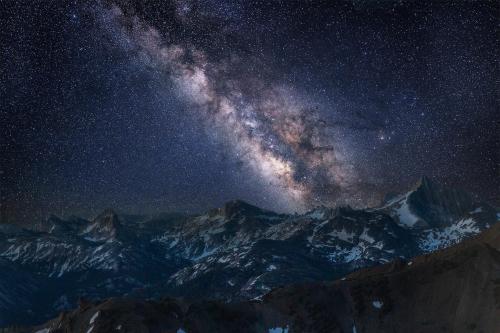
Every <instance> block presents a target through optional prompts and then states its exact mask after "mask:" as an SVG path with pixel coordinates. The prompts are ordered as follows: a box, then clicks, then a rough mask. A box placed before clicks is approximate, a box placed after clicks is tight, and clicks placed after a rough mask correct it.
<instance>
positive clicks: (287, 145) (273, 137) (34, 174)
mask: <svg viewBox="0 0 500 333" xmlns="http://www.w3.org/2000/svg"><path fill="white" fill-rule="evenodd" d="M499 13H500V4H499V3H498V2H489V1H474V2H451V1H449V2H441V1H439V2H437V1H399V0H398V1H386V0H384V1H376V0H373V1H260V0H255V1H254V0H217V1H215V0H172V1H168V0H90V1H36V2H32V1H22V0H17V1H8V2H5V3H4V4H3V8H2V11H0V16H1V19H2V23H3V26H2V28H3V33H2V35H1V36H0V38H1V39H2V48H1V49H0V51H1V56H2V60H3V61H2V62H1V63H0V75H1V80H0V93H1V94H2V95H1V98H0V103H2V107H1V108H0V127H1V133H2V134H1V138H0V148H1V154H0V182H1V184H0V200H1V202H0V204H1V205H0V213H1V214H0V218H1V220H2V221H19V222H22V223H28V224H33V223H37V222H39V221H43V220H45V219H46V218H47V217H48V216H49V215H50V214H56V215H59V216H68V215H72V214H75V215H81V216H85V217H93V216H95V215H96V214H98V213H99V212H100V211H102V210H103V209H105V208H113V209H115V210H118V211H121V212H125V213H139V214H142V213H145V214H158V213H161V212H165V211H181V212H188V213H193V212H202V211H205V210H207V209H211V208H213V207H220V206H221V205H223V204H224V202H226V201H228V200H233V199H242V200H245V201H248V202H250V203H252V204H255V205H258V206H260V207H263V208H267V209H272V210H276V211H280V212H294V211H303V210H307V209H309V208H310V207H311V206H316V205H321V204H324V205H328V206H333V205H338V204H350V205H353V206H356V207H366V206H373V205H377V204H380V202H381V201H382V200H383V199H384V197H385V196H386V194H388V193H401V192H403V191H407V190H408V189H409V188H410V187H411V186H413V185H414V184H415V182H416V181H417V180H418V179H419V178H420V177H422V176H424V175H425V176H428V177H430V178H431V179H433V180H434V181H437V182H439V183H442V184H444V185H447V186H452V187H458V188H463V189H466V190H468V191H470V192H473V193H475V194H477V195H478V196H480V197H482V198H484V199H485V200H489V201H492V202H494V203H499V202H500V197H499V193H498V189H499V188H500V177H498V174H499V173H498V166H499V165H500V164H499V159H500V156H499V152H500V148H499V143H500V139H499V137H498V133H500V129H499V126H500V123H499V122H498V93H497V92H498V91H499V89H500V88H499V82H500V80H499V79H498V73H499V71H498V68H499V63H498V59H500V57H499V52H500V51H499V48H500V46H499V45H500V44H499V43H498V18H499V17H498V15H499Z"/></svg>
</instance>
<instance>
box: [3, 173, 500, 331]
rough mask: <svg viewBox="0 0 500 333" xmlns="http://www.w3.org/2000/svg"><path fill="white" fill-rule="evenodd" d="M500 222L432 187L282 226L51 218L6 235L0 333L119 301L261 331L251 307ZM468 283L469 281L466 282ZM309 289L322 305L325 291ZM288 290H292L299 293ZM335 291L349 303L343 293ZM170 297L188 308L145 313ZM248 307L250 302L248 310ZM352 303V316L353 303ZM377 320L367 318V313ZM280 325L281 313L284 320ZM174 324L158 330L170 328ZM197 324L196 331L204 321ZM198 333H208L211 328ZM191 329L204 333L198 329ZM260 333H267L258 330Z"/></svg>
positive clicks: (494, 213)
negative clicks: (213, 315) (211, 315)
mask: <svg viewBox="0 0 500 333" xmlns="http://www.w3.org/2000/svg"><path fill="white" fill-rule="evenodd" d="M498 218H499V215H498V210H497V209H496V208H494V207H491V206H490V205H488V204H486V203H484V202H481V201H480V200H477V199H475V198H473V197H472V196H471V195H469V194H467V193H463V192H460V191H456V190H452V189H446V188H444V187H442V186H440V185H438V184H434V183H432V182H430V181H429V180H428V179H425V178H424V179H422V180H421V181H420V182H419V183H418V184H417V185H416V186H415V187H414V188H413V189H412V190H411V191H409V192H408V193H405V194H403V195H400V196H396V197H394V198H392V199H391V200H388V201H387V202H386V203H384V204H383V205H382V206H381V207H379V208H372V209H363V210H356V209H352V208H350V207H337V208H325V207H319V208H317V209H314V210H312V211H310V212H308V213H305V214H301V215H285V214H277V213H274V212H271V211H266V210H262V209H260V208H258V207H255V206H252V205H250V204H247V203H245V202H242V201H232V202H228V203H227V204H226V205H225V206H224V207H222V208H219V209H214V210H212V211H209V212H207V213H205V214H202V215H196V216H183V215H179V214H164V215H161V216H155V217H146V216H128V215H117V214H116V213H114V212H113V211H110V210H108V211H105V212H103V213H102V214H100V215H99V216H98V217H96V218H95V219H94V220H92V221H87V220H84V219H80V218H77V217H72V218H69V219H66V220H62V219H59V218H57V217H51V218H49V219H48V220H47V221H46V223H45V226H46V230H45V231H32V230H26V229H19V228H16V227H14V226H11V225H0V266H1V267H0V268H1V269H0V327H1V326H7V325H12V324H36V323H40V322H43V321H45V320H47V319H49V318H52V317H54V316H56V315H57V314H58V313H59V312H61V311H67V310H69V309H72V308H74V307H76V306H77V305H78V304H80V307H79V310H78V311H84V310H83V309H86V308H87V307H88V308H89V309H94V305H92V303H90V302H91V301H96V300H99V299H105V298H109V297H114V296H125V297H130V299H136V301H126V300H114V299H110V300H109V301H106V302H104V303H100V305H98V306H99V307H103V308H102V309H103V311H104V309H107V308H108V307H109V309H110V311H111V309H113V308H115V306H118V307H125V308H124V309H127V308H126V307H127V306H132V307H134V309H136V308H137V309H138V310H137V311H139V312H138V313H144V315H145V316H146V315H147V316H149V315H151V316H152V317H151V318H153V319H151V320H153V321H156V320H158V319H154V318H156V317H155V316H154V313H156V312H158V313H164V312H162V311H163V310H162V309H164V308H166V309H170V307H173V308H175V309H177V310H176V311H177V312H179V313H178V315H179V316H180V314H182V316H185V315H186V314H185V313H184V312H183V311H187V310H186V309H188V308H189V309H191V310H190V311H194V310H193V309H194V308H193V306H195V305H194V304H197V303H193V301H197V300H200V299H217V300H222V301H225V302H228V303H231V304H235V303H236V304H240V305H238V306H236V305H227V307H228V308H227V309H228V311H236V312H235V317H238V318H239V316H240V314H239V312H238V311H239V310H238V309H239V306H241V307H242V309H244V312H245V313H248V316H249V317H248V320H256V319H255V316H257V317H258V316H260V315H261V314H257V313H255V311H257V310H255V309H254V304H261V303H260V301H261V300H262V298H263V295H265V294H267V296H265V299H268V300H270V299H272V298H273V297H275V296H276V295H280V293H281V292H285V291H281V290H282V289H277V290H276V288H280V287H282V286H286V285H289V284H293V283H315V282H317V281H323V280H329V281H332V280H335V279H338V278H341V277H344V276H345V275H347V274H349V273H351V272H353V271H356V270H359V269H360V268H363V267H371V266H376V265H381V264H386V263H388V262H391V261H394V260H399V261H396V263H394V262H393V263H392V264H390V265H389V266H382V267H386V268H385V269H387V267H396V268H397V267H399V266H398V265H403V266H404V265H406V264H404V263H403V261H402V260H407V259H409V258H412V257H414V256H417V255H421V254H424V253H429V252H431V251H435V250H438V249H441V248H445V247H448V246H450V245H453V244H456V243H458V242H460V241H462V240H463V239H465V238H468V237H471V236H474V235H476V234H478V233H480V232H481V231H483V230H485V229H488V228H490V227H491V226H492V225H494V224H495V223H496V222H497V221H498ZM438 253H439V252H438ZM419 260H420V259H419ZM391 265H392V266H391ZM408 267H409V266H405V269H408ZM416 267H419V266H416ZM396 268H394V269H396ZM399 268H401V267H399ZM399 268H397V269H399ZM374 271H376V269H375V270H374ZM403 271H405V270H403ZM384 274H385V273H384ZM461 274H462V275H464V274H465V275H467V276H468V274H469V272H468V271H465V272H462V273H461ZM422 279H424V277H422ZM471 279H472V277H471ZM424 280H425V279H424ZM363 281H365V280H363ZM384 281H385V280H384ZM471 281H472V280H471ZM474 281H475V280H474ZM363 283H365V282H363ZM377 283H378V282H377ZM384 283H386V282H384ZM340 285H343V284H340ZM312 286H314V287H313V288H314V290H317V292H318V295H317V296H318V297H319V296H321V294H322V293H323V292H324V291H323V290H322V289H321V288H323V287H320V286H322V284H317V283H316V284H313V285H312ZM290 288H292V289H290ZM290 288H288V289H283V290H289V291H290V290H294V289H293V288H295V287H290ZM297 288H298V287H297ZM300 288H308V287H305V286H304V285H302V286H301V287H300ZM318 288H319V289H318ZM391 288H392V287H391ZM273 289H275V290H274V291H273V292H271V293H270V294H268V293H269V292H270V291H271V290H273ZM332 290H335V293H340V289H339V290H337V289H335V288H334V289H332ZM342 290H343V289H342ZM332 292H333V291H332ZM370 292H371V291H370ZM398 292H399V291H398ZM400 292H401V293H404V291H403V290H401V291H400ZM315 293H316V292H314V291H311V295H306V294H307V293H306V294H304V296H303V297H306V296H307V297H314V295H315ZM360 293H362V294H365V293H368V291H363V292H361V291H360ZM368 294H369V293H368ZM297 295H300V293H298V294H297ZM165 296H168V297H183V299H184V301H178V300H164V301H158V302H156V303H155V302H147V301H137V299H144V300H145V299H156V300H160V299H162V298H163V297H165ZM294 297H295V296H294ZM297 297H299V296H297ZM336 297H337V296H336ZM339 297H340V296H339ZM343 297H344V296H343ZM380 297H381V296H380ZM82 299H84V300H86V301H83V300H82ZM245 300H253V302H251V303H241V302H242V301H245ZM310 301H311V302H312V299H311V300H310ZM379 301H380V302H381V303H384V304H385V305H384V307H382V309H387V307H388V306H389V304H390V302H389V301H384V300H379ZM335 302H337V301H335ZM338 302H339V305H338V306H339V307H340V308H339V310H338V311H340V312H339V313H342V311H347V310H348V309H351V308H349V307H348V306H347V305H346V304H347V303H345V304H344V303H342V302H344V301H342V302H341V300H340V299H339V300H338ZM346 302H347V301H346ZM349 302H351V303H349V304H351V305H349V306H352V302H353V300H352V299H350V300H349ZM115 303H116V304H115ZM85 304H87V305H85ZM127 304H128V305H127ZM203 304H205V305H203V307H201V308H200V309H199V310H196V311H209V310H206V309H205V307H206V306H208V305H207V304H214V305H213V306H214V311H219V310H217V309H226V305H224V304H223V303H203ZM307 304H309V305H307V306H310V307H312V308H314V307H317V308H318V309H320V308H322V307H323V306H324V305H321V304H322V303H321V302H320V300H318V304H317V305H314V304H313V303H307ZM340 304H342V305H340ZM376 304H378V303H376ZM304 306H305V305H304ZM330 306H334V307H336V306H337V305H336V303H335V304H333V305H332V304H330ZM381 306H382V305H381ZM464 306H466V305H464ZM195 308H196V306H195ZM248 308H251V309H252V310H251V311H250V310H248V311H247V309H248ZM139 309H142V310H139ZM149 309H151V311H152V312H151V313H150V312H149V311H150V310H149ZM233 309H235V310H233ZM351 310H352V309H351ZM351 310H350V311H351ZM371 310H372V308H370V307H368V310H367V311H368V312H367V313H372V312H373V311H371ZM85 311H86V310H85ZM106 311H107V310H106ZM127 311H128V310H127ZM134 311H135V310H134ZM141 311H142V312H141ZM169 311H170V310H169ZM210 311H211V310H210ZM221 311H222V310H221ZM241 311H243V310H241ZM259 311H260V310H259ZM266 311H267V310H266ZM280 311H281V310H280ZM287 311H288V310H287ZM294 311H295V310H294ZM297 311H298V310H297ZM300 311H305V310H304V309H302V310H300ZM309 311H312V310H311V309H309ZM384 311H385V310H384ZM118 312H119V311H118ZM177 312H175V311H174V312H172V313H171V314H172V316H173V315H174V314H175V313H177ZM78 313H79V312H78ZM85 313H86V312H85ZM148 313H150V314H148ZM190 313H191V312H190ZM194 313H196V312H194ZM259 313H260V312H259ZM264 313H267V312H264ZM284 313H286V311H285V312H284ZM375 313H378V312H375ZM205 315H207V314H205ZM262 315H264V314H262ZM282 315H283V314H282V313H281V312H280V315H279V316H277V317H276V318H281V316H282ZM138 316H139V317H138V318H142V317H140V316H141V315H140V314H138ZM199 316H200V314H196V316H195V317H199ZM351 316H352V314H351ZM271 317H272V318H274V316H271ZM75 318H83V319H82V320H87V319H88V318H86V317H80V315H78V316H77V317H75ZM99 318H100V317H99ZM148 318H149V317H148ZM162 318H163V317H162ZM165 318H166V319H162V320H160V322H158V325H159V326H158V327H163V326H162V325H164V324H165V323H164V321H163V320H170V319H168V318H169V317H168V316H167V317H165ZM284 318H289V317H286V316H285V317H284ZM346 318H347V317H346ZM143 319H144V318H142V319H138V320H139V321H142V320H143ZM144 320H145V319H144ZM148 320H149V319H148ZM179 320H180V319H178V318H177V319H175V320H174V319H172V323H175V325H177V324H180V323H181V322H180V321H179ZM200 320H201V319H200ZM311 320H312V319H311ZM339 320H340V319H339ZM353 320H354V319H353ZM356 320H357V319H356ZM189 322H190V323H191V324H190V325H195V323H196V322H197V321H196V320H192V321H189ZM200 323H201V324H200V325H204V322H203V320H201V321H200ZM238 323H239V324H241V322H238ZM264 323H265V324H266V325H268V324H269V325H270V324H271V323H268V322H264ZM342 323H344V322H342ZM160 324H161V325H160ZM278 324H280V325H281V324H283V325H284V324H287V325H292V322H286V323H285V322H283V323H279V322H276V325H278ZM117 325H119V324H117ZM155 325H156V324H155ZM172 325H174V324H172ZM175 325H174V326H175ZM294 325H295V326H294V327H301V326H296V325H298V324H297V323H296V322H294ZM325 325H327V324H325ZM328 325H329V324H328ZM328 325H327V326H325V327H330V326H328ZM339 325H340V324H339ZM342 325H344V324H342ZM476 325H477V324H476ZM167 326H168V325H167ZM167 326H165V327H167ZM344 326H345V325H344ZM344 326H341V327H342V329H345V327H344ZM124 327H125V326H124ZM148 327H149V326H148ZM168 327H170V326H168ZM172 327H173V326H172ZM189 327H190V329H191V330H194V331H196V327H197V326H189ZM228 327H232V326H228ZM259 327H260V326H259ZM282 327H284V326H282ZM339 327H340V326H339ZM356 327H358V328H357V332H362V331H363V330H362V328H363V327H364V326H363V324H362V323H361V322H360V324H359V325H357V326H356ZM383 327H385V328H387V326H383ZM429 327H434V326H432V325H431V326H429ZM115 328H116V327H115ZM261 328H262V329H264V326H262V327H260V328H258V329H257V328H256V329H257V331H258V330H259V329H261ZM87 329H89V328H87ZM95 329H97V326H96V328H95ZM99 329H101V328H99ZM351 329H352V327H351ZM76 331H78V330H76ZM101 331H102V332H104V331H105V330H102V329H101ZM129 331H130V330H129ZM139 331H140V330H139ZM139 331H137V330H135V331H134V332H139ZM153 331H154V330H153ZM222 331H223V330H221V332H222ZM312 331H321V330H319V329H318V330H312ZM389 331H390V330H389ZM78 332H79V331H78ZM82 332H86V330H85V331H82ZM106 332H107V331H106ZM162 332H163V331H162ZM276 332H278V331H276Z"/></svg>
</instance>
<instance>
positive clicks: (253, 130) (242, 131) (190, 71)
mask: <svg viewBox="0 0 500 333" xmlns="http://www.w3.org/2000/svg"><path fill="white" fill-rule="evenodd" d="M103 20H104V24H105V26H106V27H107V28H108V30H110V31H112V33H114V34H119V35H118V36H116V35H115V36H114V37H115V38H116V40H117V41H121V43H122V44H123V45H124V46H126V47H131V46H132V47H133V48H137V50H136V51H137V52H139V53H141V56H146V58H144V57H143V61H147V62H148V63H149V64H152V65H153V66H155V67H157V68H159V69H160V70H161V71H163V72H164V73H165V75H166V77H168V78H169V79H170V80H172V81H173V82H174V83H175V86H176V87H177V90H178V93H179V95H180V96H181V97H182V98H183V99H184V100H185V101H186V102H187V103H190V106H191V109H192V112H195V113H196V114H197V115H198V116H199V119H200V120H201V121H203V122H204V123H205V125H206V128H207V131H208V132H209V133H211V134H213V136H214V137H218V138H223V139H224V142H225V143H227V144H228V146H229V147H230V149H231V152H232V154H233V157H234V158H236V159H238V160H241V161H242V162H243V163H244V165H245V166H246V167H248V168H250V169H251V170H252V171H253V173H254V174H255V175H257V176H258V177H260V178H261V179H262V180H263V182H264V183H266V185H267V186H270V187H271V188H272V187H274V188H275V189H276V193H279V194H280V195H281V197H282V199H283V200H284V201H286V202H288V203H289V204H291V206H292V207H295V208H296V209H305V208H310V207H312V206H316V205H319V204H324V205H332V204H335V203H337V202H338V201H339V200H341V201H342V202H349V198H352V194H353V193H354V192H357V193H358V194H359V188H358V187H356V183H355V180H356V173H355V169H354V168H353V166H352V165H351V164H350V163H349V161H348V160H347V158H346V156H345V155H344V154H343V153H342V151H341V147H340V145H341V142H339V141H338V140H335V136H334V135H332V133H331V131H329V128H328V127H329V126H328V125H327V124H326V123H325V121H323V120H321V119H320V118H319V115H318V113H317V112H316V111H315V110H314V108H313V107H310V106H308V105H307V104H305V103H304V102H303V101H302V100H301V99H300V98H298V97H297V96H295V95H294V91H293V89H292V88H290V87H286V86H284V85H269V84H266V83H264V82H262V81H261V79H259V78H258V76H250V75H248V74H247V75H237V74H238V73H235V72H234V70H233V69H234V68H238V67H241V66H242V65H244V63H245V61H247V60H248V59H244V58H243V59H241V58H233V59H222V60H220V61H218V62H211V61H209V60H208V59H207V56H206V55H205V53H204V51H203V50H200V49H197V48H195V47H193V46H189V45H181V44H171V43H169V42H168V40H165V39H164V38H163V37H162V36H161V34H160V32H159V31H158V30H156V29H155V28H154V27H152V26H150V25H147V24H146V23H144V22H142V21H141V20H140V19H139V18H138V17H126V15H124V14H123V12H122V11H121V9H120V8H119V7H117V6H112V8H111V9H109V10H107V11H105V12H104V17H103ZM110 26H111V27H112V28H111V29H110ZM117 28H118V29H117ZM235 74H236V75H235Z"/></svg>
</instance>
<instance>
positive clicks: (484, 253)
mask: <svg viewBox="0 0 500 333" xmlns="http://www.w3.org/2000/svg"><path fill="white" fill-rule="evenodd" d="M499 327H500V224H497V225H495V226H494V227H492V228H491V229H489V230H487V231H485V232H484V233H483V234H482V235H480V236H479V237H477V238H474V239H470V240H467V241H464V242H463V243H462V244H458V245H455V246H453V247H451V248H448V249H445V250H441V251H438V252H435V253H432V254H429V255H423V256H419V257H416V258H414V259H412V260H411V261H408V262H406V261H401V260H398V261H395V262H392V263H388V264H385V265H383V266H378V267H374V268H368V269H364V270H361V271H358V272H355V273H353V274H351V275H348V276H347V277H346V278H343V279H341V280H337V281H334V282H326V283H314V284H307V285H295V286H290V287H285V288H280V289H276V290H274V291H272V292H270V293H269V294H267V295H266V296H265V297H264V298H263V300H262V301H260V302H255V301H251V302H248V301H247V302H243V303H231V304H224V303H217V302H206V301H205V302H196V303H189V302H186V301H182V300H175V299H164V300H162V301H138V300H131V299H110V300H106V301H104V302H101V303H96V304H89V303H87V304H82V305H81V306H80V307H79V308H78V309H76V310H74V311H72V312H69V313H65V314H63V315H61V316H59V318H57V319H54V320H53V321H51V322H49V323H47V324H45V325H42V326H41V327H38V328H36V330H38V331H39V332H40V331H42V332H43V330H44V329H47V330H48V329H50V332H53V333H57V332H85V331H91V332H93V333H99V332H143V331H144V332H177V333H179V332H188V333H196V332H206V333H209V332H290V333H291V332H304V333H305V332H311V333H313V332H317V333H322V332H331V333H334V332H343V333H347V332H349V333H351V332H419V333H425V332H457V333H460V332H484V333H494V332H496V330H497V329H498V328H499ZM36 330H31V332H34V331H36ZM28 331H29V330H28Z"/></svg>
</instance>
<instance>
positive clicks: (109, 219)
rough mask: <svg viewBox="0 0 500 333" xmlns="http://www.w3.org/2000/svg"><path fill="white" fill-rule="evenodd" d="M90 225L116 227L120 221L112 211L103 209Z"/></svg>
mask: <svg viewBox="0 0 500 333" xmlns="http://www.w3.org/2000/svg"><path fill="white" fill-rule="evenodd" d="M92 223H96V224H99V225H107V226H113V227H117V226H118V225H119V224H120V219H119V218H118V214H116V212H115V211H114V210H112V209H110V208H108V209H105V210H104V211H103V212H102V213H101V214H99V215H97V217H96V218H95V219H94V220H93V221H92Z"/></svg>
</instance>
